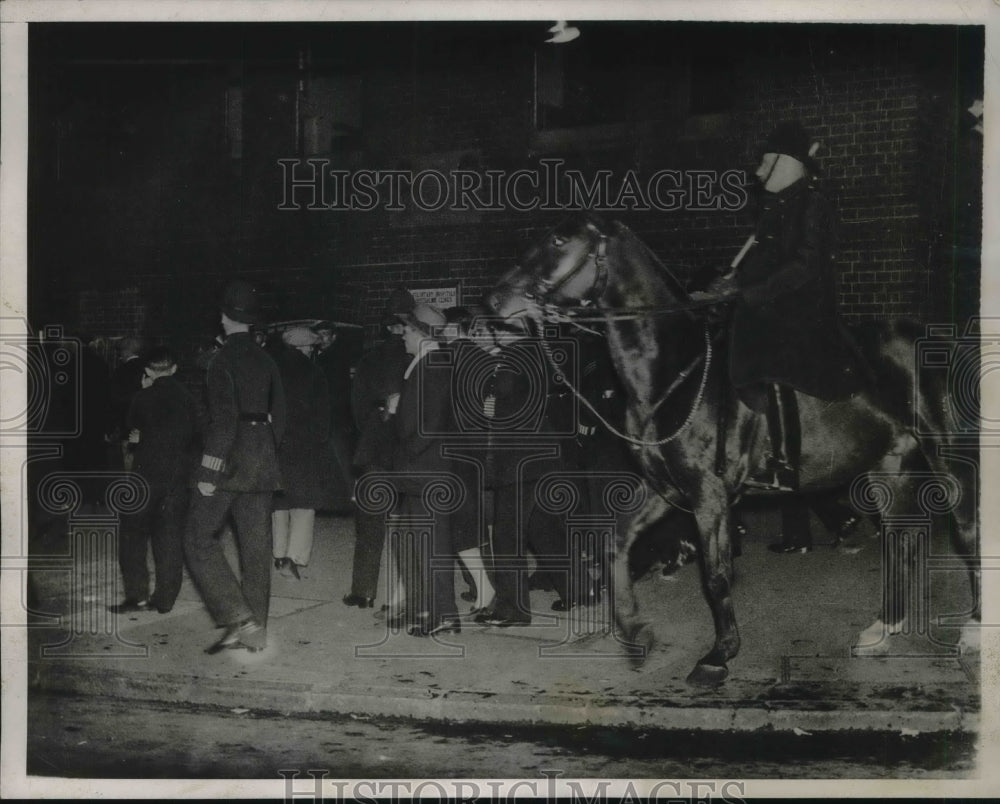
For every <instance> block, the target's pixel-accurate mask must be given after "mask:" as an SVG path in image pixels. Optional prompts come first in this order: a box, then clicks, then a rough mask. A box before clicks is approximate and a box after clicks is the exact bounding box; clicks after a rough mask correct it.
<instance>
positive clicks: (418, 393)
mask: <svg viewBox="0 0 1000 804" xmlns="http://www.w3.org/2000/svg"><path fill="white" fill-rule="evenodd" d="M435 357H438V356H437V355H435V353H434V352H433V351H432V352H428V353H427V354H425V355H423V357H421V358H420V360H419V361H417V363H416V364H415V365H414V366H413V368H412V369H411V372H410V375H409V377H408V378H406V379H405V380H404V381H403V387H402V391H401V392H400V396H399V406H398V407H397V409H396V415H395V417H394V420H395V426H396V444H395V449H394V450H393V460H392V468H393V471H396V472H407V473H417V472H420V473H444V472H449V473H450V472H452V470H453V465H452V464H453V461H452V459H451V458H447V457H445V456H444V455H442V453H441V447H442V445H443V444H444V442H445V441H446V440H447V437H448V434H449V433H451V432H452V431H453V429H454V428H453V424H452V420H453V419H452V415H453V414H452V400H451V374H452V365H451V361H450V360H449V361H442V360H440V359H437V360H436V359H435ZM411 360H412V358H411ZM397 483H398V485H399V489H400V491H402V492H403V493H407V494H417V493H420V492H421V491H422V490H423V488H424V484H425V483H426V480H425V479H420V478H415V479H414V482H413V483H412V484H408V483H407V481H406V479H405V478H404V479H402V480H400V481H397Z"/></svg>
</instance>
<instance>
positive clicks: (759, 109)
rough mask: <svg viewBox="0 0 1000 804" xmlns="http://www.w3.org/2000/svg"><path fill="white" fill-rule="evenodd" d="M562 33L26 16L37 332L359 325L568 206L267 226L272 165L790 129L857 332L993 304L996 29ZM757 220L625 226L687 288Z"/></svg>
mask: <svg viewBox="0 0 1000 804" xmlns="http://www.w3.org/2000/svg"><path fill="white" fill-rule="evenodd" d="M574 24H575V25H577V26H579V27H580V29H581V32H582V35H581V36H580V38H579V39H577V40H576V41H574V42H571V43H567V44H563V45H548V44H545V43H544V39H545V38H546V37H547V36H548V34H547V33H546V30H547V27H548V26H547V25H546V24H545V23H540V22H531V23H501V22H494V23H476V24H472V23H333V24H330V23H324V24H310V25H304V24H190V23H185V24H165V23H157V24H120V23H119V24H103V23H102V24H97V23H92V24H80V23H45V24H41V23H35V24H32V25H31V28H30V115H31V117H30V149H29V160H30V161H29V170H30V174H29V196H30V198H29V202H30V219H29V249H30V251H29V272H28V282H29V308H30V313H31V320H32V324H33V325H34V326H36V327H37V326H40V325H42V324H44V323H48V322H58V323H62V324H64V326H65V327H66V328H67V330H69V331H71V332H80V333H87V334H88V335H96V336H104V337H107V338H114V337H118V336H122V335H130V334H140V335H144V336H146V337H148V338H150V339H153V340H163V341H167V342H170V343H172V344H174V345H175V346H176V347H178V348H180V349H181V350H182V353H183V352H184V350H185V349H187V348H188V347H190V348H193V346H194V345H195V344H196V343H198V342H204V341H205V340H210V339H211V337H212V336H213V335H214V333H215V326H216V321H215V310H216V305H217V301H218V294H219V291H220V289H221V287H222V286H223V285H224V283H225V282H226V281H227V280H228V279H230V278H232V277H235V276H243V277H247V278H250V279H252V280H253V281H255V282H256V283H257V284H258V285H259V287H260V288H261V289H262V291H263V293H264V298H265V303H266V307H267V312H268V314H269V315H270V316H271V318H272V319H274V320H277V319H290V318H300V317H327V318H334V319H337V320H340V321H345V322H350V323H355V324H361V325H364V326H365V328H366V332H367V333H368V334H369V335H370V334H373V333H374V332H375V331H376V330H377V322H378V320H379V317H380V315H381V312H382V308H383V305H384V302H385V298H386V296H387V294H388V291H389V290H391V289H392V288H393V287H395V286H397V285H398V284H400V283H402V284H407V285H409V286H413V287H421V286H423V287H436V286H441V285H447V284H452V283H454V282H459V283H460V290H461V294H462V299H463V300H475V299H477V298H478V297H479V296H480V295H481V293H482V292H483V291H484V290H485V289H486V288H487V287H488V286H489V285H490V284H491V283H492V281H493V279H494V278H495V277H496V276H498V275H499V274H500V273H501V272H503V271H504V270H506V268H507V267H508V266H509V265H510V264H511V262H512V260H513V259H515V257H516V255H517V254H518V252H519V251H520V250H521V249H522V248H524V247H525V246H526V245H527V244H528V243H530V242H531V241H532V239H533V238H536V237H538V236H539V235H540V233H541V232H542V231H544V230H545V229H546V228H548V227H549V226H550V225H552V223H553V222H554V221H555V220H557V219H559V218H560V217H562V215H563V214H564V213H555V212H539V211H534V212H527V213H524V212H514V211H510V210H508V211H495V212H466V213H461V212H441V213H421V212H415V211H413V210H410V211H407V212H388V211H384V210H380V211H374V212H367V213H362V212H354V213H350V212H343V211H340V212H331V211H308V210H304V209H303V210H300V211H297V212H290V211H279V210H278V209H277V207H278V205H279V204H280V203H281V194H282V175H281V171H280V169H279V166H278V162H277V160H279V159H288V158H296V157H307V156H321V157H324V158H327V159H329V160H330V162H331V165H332V166H334V167H343V168H346V169H361V168H369V169H373V170H374V169H393V168H410V169H415V170H419V169H421V168H423V167H435V168H437V169H440V170H445V171H446V170H449V169H455V168H458V167H462V168H472V169H476V170H480V171H485V170H506V171H512V170H515V169H518V168H534V167H537V166H538V160H539V159H541V158H545V157H560V158H563V159H565V160H566V165H567V166H569V167H576V168H579V169H581V170H583V171H584V172H585V173H587V172H591V171H594V170H597V169H599V168H609V169H611V170H614V171H615V172H616V173H621V172H624V171H625V170H628V169H635V170H637V171H640V172H643V171H645V172H647V173H649V172H652V171H654V170H657V169H661V168H669V169H677V170H684V169H690V168H700V169H714V170H718V171H720V172H721V171H724V170H729V169H733V168H737V169H741V170H745V171H747V172H748V175H751V176H752V171H753V169H754V167H755V165H756V162H755V156H756V149H757V147H758V146H759V144H760V143H761V142H762V140H763V138H764V137H765V135H766V134H767V132H768V131H769V130H770V129H771V128H772V127H773V126H774V125H775V124H776V123H778V122H781V121H782V120H786V119H792V118H796V119H799V120H801V121H802V122H803V124H804V125H805V126H806V128H807V129H808V130H809V131H810V133H811V134H812V136H813V138H814V139H817V140H819V141H821V143H822V148H821V150H820V152H819V155H818V156H819V158H820V162H821V165H822V168H823V172H824V176H825V187H826V191H827V193H828V194H829V195H830V197H831V198H832V199H833V200H834V202H835V203H836V206H837V208H838V210H839V216H840V230H839V239H840V248H839V267H840V299H841V309H842V312H843V313H844V315H845V317H846V318H847V319H848V320H854V321H856V320H862V319H871V318H881V317H900V316H907V317H912V318H915V319H917V320H919V321H925V322H931V321H934V322H941V321H956V322H958V323H959V324H960V325H963V324H964V321H965V319H966V318H967V317H968V316H970V315H973V314H975V313H976V312H977V311H978V306H979V246H980V242H981V231H980V214H981V189H980V177H981V171H982V138H981V135H979V134H977V133H975V132H973V131H972V125H973V123H974V122H975V121H974V120H973V118H972V116H971V115H970V114H968V112H967V111H966V108H967V107H968V106H969V105H970V104H971V102H972V101H973V100H975V99H976V98H981V97H982V80H983V79H982V74H983V49H984V38H983V29H982V28H981V27H977V26H965V27H954V26H943V25H920V26H918V25H908V26H901V25H802V24H796V25H787V24H786V25H782V24H716V23H712V24H709V23H666V22H663V23H661V22H642V23H625V22H622V23H609V22H585V21H584V22H575V23H574ZM751 207H752V205H751V206H748V208H746V209H744V210H741V211H739V212H684V211H677V212H666V213H665V212H626V213H621V214H618V215H616V216H615V217H618V218H620V219H621V220H623V221H625V222H626V223H628V224H629V225H630V226H631V227H632V228H633V229H634V230H635V231H637V233H638V234H639V235H640V236H641V237H642V238H643V239H645V240H646V241H647V242H648V243H649V244H650V246H651V247H652V248H653V249H654V250H655V251H656V252H657V253H658V254H659V255H660V257H661V258H662V259H663V260H664V261H665V262H667V263H668V264H670V265H672V266H673V267H674V268H675V269H676V270H678V271H679V272H680V273H682V274H685V275H693V274H695V273H697V272H699V271H701V270H702V269H704V268H707V267H710V266H719V265H725V264H728V262H729V260H730V259H731V258H732V256H733V254H734V253H735V252H736V251H737V250H738V249H739V247H740V245H742V243H743V241H744V239H745V238H746V236H747V235H748V234H749V233H750V231H751V221H752V216H753V210H752V208H751Z"/></svg>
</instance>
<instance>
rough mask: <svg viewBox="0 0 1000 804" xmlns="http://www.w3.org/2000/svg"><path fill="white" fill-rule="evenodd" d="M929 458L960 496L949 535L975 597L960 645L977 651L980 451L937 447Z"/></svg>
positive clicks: (953, 511)
mask: <svg viewBox="0 0 1000 804" xmlns="http://www.w3.org/2000/svg"><path fill="white" fill-rule="evenodd" d="M942 453H943V454H942ZM928 462H929V463H930V464H931V466H932V467H933V468H934V470H935V471H936V472H939V473H942V474H947V475H949V476H950V477H951V478H952V479H953V480H954V482H955V487H956V493H957V494H958V500H957V501H956V503H955V505H954V507H953V508H952V509H951V512H950V513H951V518H952V523H951V524H952V527H951V532H950V536H951V542H952V548H953V549H954V551H955V553H956V554H957V555H959V556H961V558H962V559H963V561H964V562H965V566H966V570H967V572H968V575H969V590H970V593H971V597H972V600H971V606H970V608H969V610H968V612H967V613H966V616H967V617H968V620H967V621H966V622H965V623H964V624H963V625H962V632H961V636H960V638H959V645H960V646H961V648H962V651H963V652H970V651H977V650H978V649H979V632H980V628H981V622H982V596H981V579H980V554H979V516H978V500H979V493H978V492H979V462H978V455H977V454H969V452H968V450H958V449H956V448H944V449H941V448H938V449H936V450H935V455H933V456H928ZM949 620H950V618H949Z"/></svg>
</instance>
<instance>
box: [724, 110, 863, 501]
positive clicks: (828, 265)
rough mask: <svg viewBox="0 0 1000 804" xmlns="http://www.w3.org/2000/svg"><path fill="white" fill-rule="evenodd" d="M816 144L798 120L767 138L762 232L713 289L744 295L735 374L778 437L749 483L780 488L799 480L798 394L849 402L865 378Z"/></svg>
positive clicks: (736, 326)
mask: <svg viewBox="0 0 1000 804" xmlns="http://www.w3.org/2000/svg"><path fill="white" fill-rule="evenodd" d="M816 147H817V145H815V144H814V145H812V146H810V141H809V136H808V135H807V133H806V131H805V130H804V129H803V127H802V126H801V125H800V124H799V123H797V122H788V123H782V124H781V125H779V126H778V127H777V128H775V130H774V131H773V132H772V133H771V135H770V136H769V137H768V138H767V141H766V142H765V143H764V146H763V148H762V150H761V155H760V166H759V167H758V168H757V171H756V176H757V179H758V180H759V181H760V182H761V184H762V186H763V189H764V199H763V202H762V205H761V211H760V216H759V218H758V222H757V227H756V231H755V233H754V235H753V237H752V239H751V240H750V241H748V247H749V248H748V250H746V251H745V258H744V259H743V260H742V262H740V264H739V265H738V270H735V271H734V272H731V273H730V274H728V275H727V276H726V277H723V278H721V280H719V281H717V282H716V283H715V284H714V285H713V286H712V287H711V288H710V289H709V293H718V294H722V295H729V294H735V295H734V305H733V317H732V333H731V334H732V338H731V346H730V377H731V379H732V382H733V384H734V385H735V386H736V388H737V389H738V390H739V391H740V394H741V397H742V398H743V399H744V401H746V402H747V403H748V404H750V405H751V407H754V408H756V409H760V408H762V407H765V404H766V413H767V425H768V433H769V435H770V440H771V454H770V456H769V458H768V460H767V464H766V466H765V467H763V471H762V472H761V473H759V474H758V475H756V476H755V477H753V478H752V479H751V480H750V481H749V482H750V485H754V486H763V487H766V488H772V489H775V490H793V489H795V488H797V487H798V465H799V457H800V450H801V432H800V427H799V413H798V405H797V402H796V397H795V391H801V392H802V393H804V394H808V395H810V396H815V397H819V398H821V399H839V398H843V397H845V396H847V395H849V394H850V393H851V391H852V390H853V389H854V387H855V385H856V383H855V378H856V375H853V374H852V367H851V363H850V360H849V359H848V353H847V350H846V349H845V346H844V341H843V336H842V334H841V326H840V323H839V320H838V317H837V284H836V281H837V280H836V273H835V267H834V260H833V251H834V244H835V218H834V213H833V210H832V208H831V206H830V204H829V203H828V202H827V200H826V198H825V197H824V196H823V194H822V193H821V192H820V191H819V188H818V186H817V181H816V175H815V174H816V172H817V165H816V163H815V162H814V160H813V154H814V153H815V149H816ZM765 399H766V403H765Z"/></svg>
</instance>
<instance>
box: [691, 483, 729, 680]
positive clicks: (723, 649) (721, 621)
mask: <svg viewBox="0 0 1000 804" xmlns="http://www.w3.org/2000/svg"><path fill="white" fill-rule="evenodd" d="M692 503H693V509H694V515H695V519H696V521H697V523H698V533H699V534H700V536H701V547H702V550H701V571H702V580H703V582H704V587H705V596H706V597H707V598H708V605H709V607H710V608H711V610H712V619H713V621H714V622H715V645H714V646H713V648H712V650H711V651H710V652H709V653H707V654H706V655H705V656H702V657H701V658H700V659H699V660H698V663H697V664H696V665H695V667H694V670H692V671H691V673H690V674H689V675H688V677H687V681H688V683H689V684H696V685H699V686H706V685H709V686H711V685H715V684H719V683H721V682H722V681H724V680H725V678H726V676H728V675H729V668H728V666H727V664H726V663H727V662H728V661H729V660H730V659H732V658H733V657H734V656H735V655H736V654H737V653H738V652H739V649H740V634H739V631H738V630H737V627H736V613H735V611H734V610H733V598H732V585H733V549H732V544H731V542H730V532H729V500H728V496H727V494H726V489H725V486H724V485H723V483H722V481H721V480H720V479H719V478H717V477H715V476H714V475H712V476H706V477H705V478H703V480H702V484H701V488H700V489H699V491H698V494H697V495H696V496H695V497H694V499H693V500H692Z"/></svg>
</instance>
